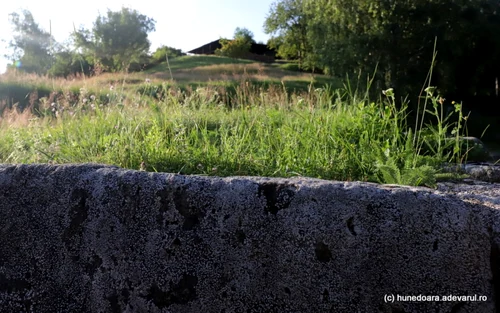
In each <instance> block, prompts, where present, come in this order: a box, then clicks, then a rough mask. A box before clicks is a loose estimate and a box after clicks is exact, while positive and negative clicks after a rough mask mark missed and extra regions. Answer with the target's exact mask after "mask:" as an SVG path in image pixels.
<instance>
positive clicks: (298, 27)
mask: <svg viewBox="0 0 500 313" xmlns="http://www.w3.org/2000/svg"><path fill="white" fill-rule="evenodd" d="M308 20H309V16H308V15H307V12H306V10H305V2H304V0H281V1H279V2H276V3H273V4H272V6H271V9H270V11H269V15H268V16H267V17H266V20H265V23H264V31H265V33H266V34H271V35H272V37H271V39H270V40H269V42H268V44H269V46H270V47H271V48H273V49H275V50H276V51H277V53H278V55H279V56H280V57H282V58H284V59H298V61H299V68H314V64H313V62H312V59H313V55H312V53H311V46H310V44H309V38H308V27H309V24H308Z"/></svg>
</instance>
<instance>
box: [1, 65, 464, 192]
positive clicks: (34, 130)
mask: <svg viewBox="0 0 500 313" xmlns="http://www.w3.org/2000/svg"><path fill="white" fill-rule="evenodd" d="M214 59H215V58H214ZM174 60H176V61H175V62H174V61H171V65H172V70H173V72H174V78H175V77H179V73H183V71H184V70H185V69H186V68H183V67H182V66H180V65H179V64H184V65H185V66H186V67H189V66H191V67H189V68H190V69H191V70H192V71H194V70H196V71H198V72H197V73H200V72H203V71H204V72H205V73H208V74H207V76H210V75H215V76H214V77H217V75H222V74H221V73H224V72H228V73H230V72H232V74H227V75H231V77H232V78H233V79H232V80H230V81H226V80H224V81H223V80H213V81H200V82H193V81H189V78H188V77H186V78H183V79H186V82H185V83H182V82H181V83H179V82H177V81H164V80H163V81H162V80H160V79H159V78H152V79H151V80H148V81H146V80H145V77H151V76H149V75H151V74H153V72H154V71H151V72H148V73H135V74H130V75H126V76H125V77H123V78H122V79H121V81H119V80H118V79H117V78H116V75H115V76H113V75H111V74H105V75H102V76H99V77H95V78H92V79H89V78H87V79H85V80H83V79H80V80H75V81H71V80H52V81H51V80H49V79H47V78H40V77H31V76H26V77H23V76H20V75H18V76H15V77H10V78H9V77H4V78H2V80H0V82H2V83H4V82H5V81H6V82H8V83H9V84H14V85H15V83H16V81H17V82H29V83H30V84H33V85H35V86H36V84H37V83H38V84H39V86H47V85H50V84H52V85H53V87H54V89H53V90H55V92H52V93H51V94H50V95H47V96H46V97H43V98H41V99H34V97H32V98H31V100H30V101H29V103H28V108H27V109H25V110H24V111H21V110H19V109H16V108H12V107H11V106H7V105H5V103H4V110H3V117H2V119H1V120H0V130H1V132H0V162H2V163H33V162H37V163H38V162H42V163H84V162H97V163H106V164H114V165H118V166H120V167H124V168H130V169H140V168H141V164H145V169H146V170H148V171H158V172H174V173H181V174H198V175H217V176H233V175H249V176H270V177H291V176H305V177H316V178H323V179H332V180H342V181H373V182H381V183H396V184H407V185H425V186H434V185H435V182H436V178H437V177H439V168H440V165H441V164H442V163H443V162H446V161H450V160H456V159H457V157H458V158H459V155H460V151H458V150H456V151H453V153H452V154H450V153H448V154H445V153H443V151H445V148H446V147H444V145H441V140H442V139H443V140H444V136H445V134H444V132H443V131H442V130H443V127H454V128H455V129H458V126H457V125H451V124H449V125H448V124H447V125H443V123H444V122H445V121H444V120H439V123H440V124H438V126H437V127H438V131H437V132H432V130H434V128H432V126H430V125H427V126H425V128H417V131H415V128H413V130H412V129H411V127H409V126H408V125H407V124H406V114H407V112H406V108H407V106H406V104H405V103H403V104H402V105H400V106H398V107H399V109H398V108H396V103H395V99H394V96H393V94H392V93H391V92H392V91H391V90H387V91H385V95H384V96H382V97H380V98H379V99H376V100H375V101H372V100H370V99H369V97H368V93H362V94H361V93H359V92H357V91H352V89H351V88H350V86H348V85H347V86H344V88H336V87H329V86H328V85H324V84H323V86H322V87H318V86H317V85H315V82H314V81H309V82H308V84H307V86H306V87H305V89H295V90H291V89H290V87H289V86H287V85H286V82H285V81H283V80H279V83H273V82H272V78H273V77H271V75H270V74H269V73H275V74H276V73H278V72H276V71H278V70H279V69H278V70H277V69H276V68H272V69H269V71H270V72H269V73H268V72H266V70H267V68H266V67H265V65H262V64H255V63H248V62H246V61H244V62H236V63H228V60H227V59H226V58H223V59H222V58H221V59H220V60H219V59H218V58H217V60H218V61H220V63H219V64H218V65H214V64H208V61H207V60H208V59H207V58H203V57H202V58H201V59H200V60H199V62H198V61H197V62H195V61H194V57H182V58H178V59H174ZM176 62H178V63H176ZM203 64H204V65H203ZM176 66H177V67H176ZM242 70H243V71H246V75H248V76H243V77H237V76H235V74H234V73H235V72H241V71H242ZM259 71H260V72H259ZM279 71H282V70H279ZM156 73H159V75H164V74H162V73H161V72H156ZM186 73H188V71H186ZM284 73H285V74H289V73H288V72H286V71H285V72H284ZM295 74H296V75H297V76H293V75H292V74H290V75H289V76H290V77H296V78H297V77H298V78H300V77H302V76H301V75H303V74H301V73H295ZM187 75H194V74H192V72H191V73H190V74H187ZM252 75H254V76H255V75H262V76H263V77H266V79H267V80H268V81H267V82H263V81H265V80H262V81H259V80H252V79H250V77H251V76H252ZM276 76H278V74H276ZM181 77H182V76H181ZM235 77H236V78H235ZM285 77H286V76H285ZM318 77H319V76H318ZM254 78H255V77H254ZM278 78H279V77H276V79H278ZM315 79H316V83H318V80H319V79H318V78H317V77H316V78H315ZM322 79H325V81H326V80H327V78H325V77H322ZM259 82H260V83H259ZM110 86H113V88H110ZM369 87H370V86H367V89H369ZM426 97H427V99H428V100H430V101H431V102H432V103H434V104H437V105H440V102H439V98H438V97H437V96H435V95H433V94H431V93H428V94H427V95H426ZM441 105H442V103H441ZM436 109H437V107H436ZM458 109H459V108H457V112H459V110H458ZM433 112H434V111H432V110H429V113H431V114H434V113H433ZM436 112H438V111H436ZM436 114H438V115H439V112H438V113H436ZM423 130H425V131H428V132H429V131H430V132H431V133H432V134H433V135H434V136H435V138H436V139H437V140H438V141H437V142H439V144H438V146H437V147H435V150H433V153H432V154H429V153H427V154H425V153H421V151H420V150H421V147H422V145H423V143H424V142H423V139H417V140H414V138H417V137H414V136H413V134H419V133H420V132H421V131H423ZM408 132H409V133H408ZM418 138H419V137H418ZM436 149H437V150H436Z"/></svg>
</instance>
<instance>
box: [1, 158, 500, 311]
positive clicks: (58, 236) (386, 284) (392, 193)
mask: <svg viewBox="0 0 500 313" xmlns="http://www.w3.org/2000/svg"><path fill="white" fill-rule="evenodd" d="M499 194H500V188H499V185H496V184H488V185H472V186H456V185H452V184H440V185H439V188H438V190H432V189H427V188H410V187H400V186H391V185H386V186H379V185H376V184H369V183H357V182H352V183H348V182H329V181H322V180H315V179H266V178H250V177H232V178H224V179H221V178H209V177H199V176H181V175H172V174H161V173H157V174H155V173H146V172H138V171H128V170H122V169H119V168H116V167H106V166H101V165H92V164H90V165H65V166H51V165H19V166H13V165H3V166H0V308H1V309H0V311H1V312H16V313H17V312H96V313H97V312H112V313H114V312H214V313H215V312H217V313H222V312H226V313H229V312H244V313H247V312H248V313H252V312H393V313H395V312H498V311H500V308H499V305H498V304H497V301H498V299H499V297H500V236H499V232H500V215H499V212H498V208H499V206H500V201H499ZM388 294H392V295H394V296H396V295H402V296H412V295H413V296H418V295H429V296H430V295H437V296H449V295H455V296H462V295H466V296H473V295H478V296H485V297H487V301H483V302H480V301H478V302H462V301H446V302H435V301H431V302H401V301H395V302H394V303H386V302H385V301H384V295H388Z"/></svg>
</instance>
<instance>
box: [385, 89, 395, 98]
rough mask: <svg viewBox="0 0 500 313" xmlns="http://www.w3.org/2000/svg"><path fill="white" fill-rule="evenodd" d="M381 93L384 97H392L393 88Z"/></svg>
mask: <svg viewBox="0 0 500 313" xmlns="http://www.w3.org/2000/svg"><path fill="white" fill-rule="evenodd" d="M382 93H383V94H384V96H387V97H393V96H394V88H389V89H387V90H383V91H382Z"/></svg>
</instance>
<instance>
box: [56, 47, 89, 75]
mask: <svg viewBox="0 0 500 313" xmlns="http://www.w3.org/2000/svg"><path fill="white" fill-rule="evenodd" d="M92 68H93V66H92V64H90V63H89V61H88V60H86V59H85V57H84V56H83V55H81V54H79V53H75V52H72V51H69V50H62V51H60V52H57V53H55V55H54V63H53V64H52V66H51V68H50V69H49V70H48V74H49V75H50V76H56V77H68V76H70V75H75V74H77V73H83V74H85V75H90V74H91V71H92Z"/></svg>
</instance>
